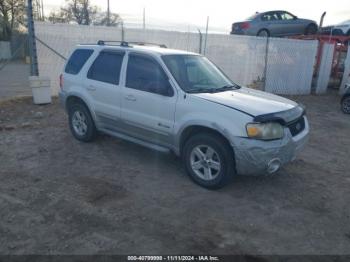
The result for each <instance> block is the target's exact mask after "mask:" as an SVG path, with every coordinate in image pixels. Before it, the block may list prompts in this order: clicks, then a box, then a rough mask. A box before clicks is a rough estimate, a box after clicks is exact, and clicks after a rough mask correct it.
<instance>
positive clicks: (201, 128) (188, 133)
mask: <svg viewBox="0 0 350 262" xmlns="http://www.w3.org/2000/svg"><path fill="white" fill-rule="evenodd" d="M200 133H209V134H213V135H216V136H218V137H220V138H221V139H223V140H224V141H225V142H226V143H227V145H228V146H229V147H230V149H231V152H232V154H233V156H234V151H233V148H232V146H231V143H230V140H229V138H228V137H227V135H225V134H224V132H223V131H221V130H218V129H216V128H213V127H209V126H205V125H197V124H193V125H189V126H187V127H185V128H184V129H183V130H182V132H181V134H180V137H179V155H182V150H183V148H184V145H185V143H186V141H188V139H189V138H191V137H192V136H193V135H195V134H200Z"/></svg>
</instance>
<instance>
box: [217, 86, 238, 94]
mask: <svg viewBox="0 0 350 262" xmlns="http://www.w3.org/2000/svg"><path fill="white" fill-rule="evenodd" d="M234 88H235V89H239V88H241V87H240V86H239V85H225V86H222V87H219V88H216V89H215V92H223V91H227V90H232V89H234Z"/></svg>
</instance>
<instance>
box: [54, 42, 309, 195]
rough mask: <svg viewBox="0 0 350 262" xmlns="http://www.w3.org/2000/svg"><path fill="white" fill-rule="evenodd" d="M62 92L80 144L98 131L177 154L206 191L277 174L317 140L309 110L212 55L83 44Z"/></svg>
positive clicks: (69, 67) (71, 63)
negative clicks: (230, 73) (237, 74)
mask: <svg viewBox="0 0 350 262" xmlns="http://www.w3.org/2000/svg"><path fill="white" fill-rule="evenodd" d="M237 70H239V69H237ZM60 86H61V90H60V93H59V94H60V99H61V101H62V104H63V105H64V107H65V108H66V110H67V112H68V116H69V126H70V129H71V132H72V134H73V136H74V137H75V138H76V139H78V140H81V141H85V142H88V141H91V140H93V139H94V138H95V137H96V135H97V133H98V131H99V132H104V133H107V134H110V135H112V136H116V137H119V138H122V139H125V140H129V141H132V142H135V143H138V144H140V145H142V146H146V147H149V148H152V149H155V150H158V151H162V152H168V151H173V152H174V153H175V154H176V155H178V156H181V157H182V159H183V162H184V165H185V167H186V170H187V172H188V174H189V176H190V177H191V178H192V179H193V181H195V182H196V183H198V184H199V185H201V186H203V187H207V188H218V187H221V186H223V185H225V184H226V183H227V182H228V181H229V179H230V178H231V177H232V175H234V174H240V175H260V174H266V173H270V174H271V173H275V172H276V171H277V170H279V168H280V167H281V166H282V165H284V164H286V163H288V162H290V161H292V160H293V159H294V158H295V156H296V154H297V153H298V152H299V151H300V150H301V149H302V148H303V146H304V145H305V143H306V141H307V138H308V133H309V125H308V121H307V118H306V115H305V111H304V108H303V107H302V106H300V105H298V104H297V103H295V102H293V101H291V100H288V99H286V98H283V97H279V96H276V95H273V94H268V93H265V92H261V91H256V90H252V89H249V88H245V87H241V86H238V85H236V84H234V83H233V82H232V81H231V80H230V79H228V78H227V77H226V76H225V75H224V73H223V72H222V71H221V70H219V69H218V68H217V67H216V66H215V65H214V64H213V63H211V62H210V61H209V60H208V59H207V58H205V57H204V56H201V55H198V54H194V53H189V52H184V51H180V50H171V49H167V48H158V47H145V46H140V45H130V44H129V43H125V42H123V43H122V44H121V45H120V46H114V45H106V44H104V42H103V41H100V42H99V44H98V45H79V46H77V48H76V49H75V50H74V52H73V53H72V55H71V56H70V58H69V60H68V62H67V64H66V66H65V69H64V72H63V73H62V75H61V78H60Z"/></svg>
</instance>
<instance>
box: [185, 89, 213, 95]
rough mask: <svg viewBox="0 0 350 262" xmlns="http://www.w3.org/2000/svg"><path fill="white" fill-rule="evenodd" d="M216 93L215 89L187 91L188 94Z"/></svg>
mask: <svg viewBox="0 0 350 262" xmlns="http://www.w3.org/2000/svg"><path fill="white" fill-rule="evenodd" d="M215 91H216V89H215V88H192V89H188V90H186V92H187V93H190V94H192V93H214V92H215Z"/></svg>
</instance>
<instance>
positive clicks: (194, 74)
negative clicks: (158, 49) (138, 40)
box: [162, 55, 238, 93]
mask: <svg viewBox="0 0 350 262" xmlns="http://www.w3.org/2000/svg"><path fill="white" fill-rule="evenodd" d="M162 59H163V61H164V63H165V64H166V66H167V67H168V69H169V71H170V73H171V74H172V75H173V77H174V78H175V80H176V81H177V83H178V85H179V86H180V87H181V89H182V90H184V91H185V92H188V93H200V92H219V91H225V90H227V89H233V88H238V86H237V85H236V84H234V83H232V81H230V80H229V79H228V78H227V77H226V76H225V75H224V73H223V72H221V71H220V69H219V68H217V67H216V66H215V65H214V64H213V63H211V62H210V61H209V60H208V59H207V58H205V57H203V56H198V55H163V56H162Z"/></svg>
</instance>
